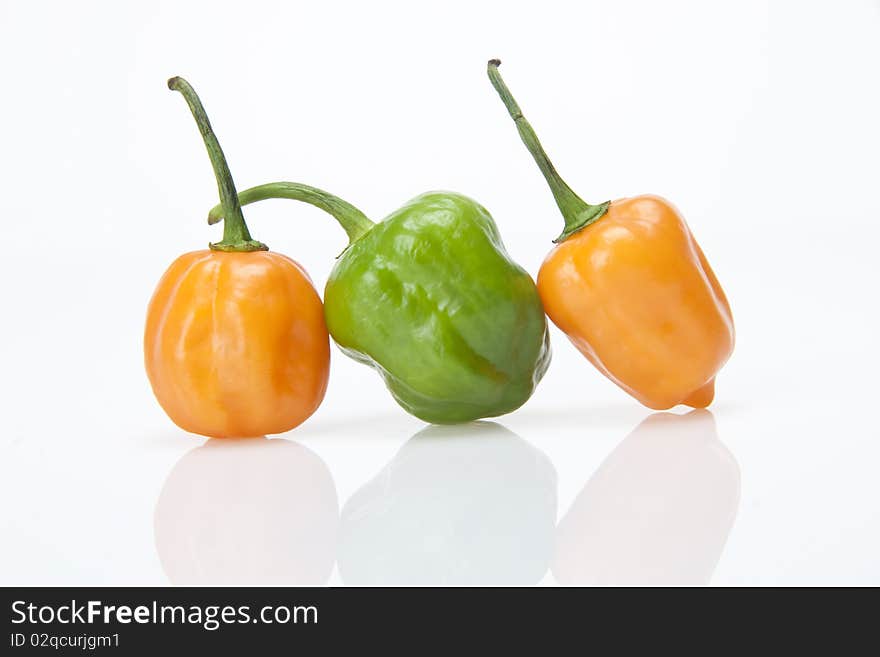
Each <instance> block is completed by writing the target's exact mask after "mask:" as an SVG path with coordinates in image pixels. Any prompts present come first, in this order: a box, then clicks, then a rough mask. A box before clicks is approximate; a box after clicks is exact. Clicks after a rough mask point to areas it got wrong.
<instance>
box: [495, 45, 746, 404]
mask: <svg viewBox="0 0 880 657" xmlns="http://www.w3.org/2000/svg"><path fill="white" fill-rule="evenodd" d="M500 63H501V62H499V61H498V60H492V61H490V62H489V78H490V80H491V81H492V84H493V85H494V86H495V88H496V90H497V91H498V93H499V95H500V96H501V99H502V100H503V101H504V104H505V106H506V107H507V109H508V111H509V112H510V115H511V117H512V118H513V119H514V121H515V122H516V125H517V128H518V129H519V133H520V136H521V137H522V140H523V142H524V143H525V144H526V147H527V148H528V149H529V151H530V152H531V154H532V156H533V157H534V158H535V161H536V162H537V164H538V167H539V168H540V169H541V172H542V173H543V174H544V177H545V179H546V180H547V182H548V183H549V185H550V189H551V191H552V192H553V195H554V198H555V199H556V203H557V205H558V206H559V209H560V210H561V212H562V214H563V217H564V218H565V230H564V231H563V233H562V235H560V237H559V238H557V240H556V242H557V246H556V247H555V248H554V249H553V250H552V251H551V252H550V254H549V255H548V256H547V258H546V260H545V261H544V264H543V265H542V266H541V269H540V272H539V274H538V292H539V293H540V295H541V300H542V302H543V304H544V309H545V311H546V312H547V315H548V316H549V317H550V319H551V320H552V321H553V323H554V324H556V325H557V326H558V327H559V328H560V329H561V330H562V331H563V332H564V333H566V335H567V336H568V337H569V339H570V340H571V341H572V343H573V344H574V345H575V346H576V347H577V348H578V350H580V352H581V353H582V354H584V356H586V357H587V359H588V360H589V361H590V362H591V363H593V364H594V365H595V366H596V367H597V368H598V369H599V371H600V372H602V373H603V374H604V375H605V376H607V377H608V378H609V379H611V380H612V381H613V382H614V383H616V384H617V385H618V386H620V387H621V388H622V389H623V390H625V391H626V392H628V393H629V394H630V395H632V396H633V397H635V398H636V399H637V400H639V401H640V402H641V403H642V404H644V405H645V406H648V407H649V408H653V409H657V410H664V409H667V408H671V407H672V406H675V405H676V404H687V405H688V406H693V407H695V408H703V407H706V406H708V405H709V404H710V403H712V399H713V398H714V396H715V376H716V374H717V372H718V370H719V369H721V367H722V366H723V365H724V364H725V363H726V362H727V359H728V358H729V357H730V355H731V353H732V352H733V346H734V328H733V317H732V316H731V312H730V306H729V304H728V302H727V298H726V297H725V295H724V291H723V290H722V289H721V285H720V284H719V283H718V279H717V278H716V277H715V274H714V273H713V272H712V268H711V267H710V266H709V263H708V262H707V260H706V257H705V256H704V255H703V252H702V250H701V249H700V246H699V245H698V244H697V242H696V240H695V239H694V237H693V235H692V234H691V232H690V230H689V229H688V226H687V224H686V223H685V221H684V218H683V217H682V216H681V215H680V214H679V212H678V211H677V210H676V209H675V208H674V207H673V206H672V205H671V204H670V203H669V202H667V201H665V200H664V199H662V198H660V197H657V196H636V197H633V198H626V199H621V200H618V201H614V202H613V203H612V202H607V203H602V204H600V205H590V204H588V203H586V202H584V201H583V200H582V199H581V198H580V197H579V196H577V194H575V193H574V192H573V191H572V190H571V188H570V187H569V186H568V185H567V184H566V183H565V182H564V181H563V180H562V179H561V178H560V176H559V174H558V173H557V172H556V170H555V168H554V167H553V165H552V163H551V162H550V160H549V158H548V157H547V155H546V153H545V152H544V150H543V148H542V147H541V144H540V142H539V141H538V138H537V136H536V135H535V133H534V130H533V129H532V127H531V126H530V125H529V123H528V121H526V120H525V118H524V117H523V115H522V112H521V111H520V109H519V106H518V105H517V103H516V101H515V100H514V99H513V96H512V95H511V94H510V91H509V90H508V88H507V86H506V85H505V84H504V81H503V80H502V79H501V76H500V74H499V72H498V65H499V64H500Z"/></svg>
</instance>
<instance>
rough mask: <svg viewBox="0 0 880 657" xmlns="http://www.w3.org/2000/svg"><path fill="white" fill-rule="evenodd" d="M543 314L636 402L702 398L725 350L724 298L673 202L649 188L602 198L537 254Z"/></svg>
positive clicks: (730, 340)
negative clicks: (595, 213) (605, 204)
mask: <svg viewBox="0 0 880 657" xmlns="http://www.w3.org/2000/svg"><path fill="white" fill-rule="evenodd" d="M538 292H539V293H540V295H541V300H542V302H543V303H544V308H545V310H546V312H547V315H548V316H549V317H550V319H551V320H552V321H553V322H554V323H555V324H556V325H557V326H558V327H559V328H560V329H561V330H562V331H563V332H564V333H566V334H567V335H568V337H569V339H570V340H571V341H572V343H574V345H575V346H576V347H577V348H578V349H579V350H580V352H581V353H582V354H584V356H586V357H587V359H588V360H589V361H590V362H591V363H593V364H594V365H595V366H596V367H597V368H598V369H599V370H600V371H601V372H602V373H603V374H605V376H607V377H608V378H609V379H611V380H612V381H613V382H614V383H616V384H617V385H618V386H620V387H621V388H623V389H624V390H625V391H626V392H628V393H629V394H630V395H632V396H633V397H635V398H636V399H637V400H639V401H640V402H641V403H642V404H644V405H645V406H647V407H649V408H652V409H656V410H665V409H668V408H671V407H673V406H675V405H676V404H687V405H688V406H693V407H694V408H704V407H706V406H708V405H709V404H710V403H711V402H712V399H713V397H714V395H715V375H716V373H717V372H718V370H719V369H720V368H721V367H722V366H723V365H724V363H725V362H726V361H727V359H728V358H729V357H730V355H731V353H732V351H733V346H734V327H733V318H732V316H731V312H730V306H729V304H728V302H727V298H726V297H725V295H724V291H723V290H722V289H721V286H720V285H719V283H718V280H717V279H716V278H715V274H714V273H713V272H712V268H711V267H710V266H709V263H708V262H707V261H706V258H705V256H704V255H703V252H702V251H701V249H700V247H699V245H698V244H697V242H696V241H695V240H694V237H693V235H692V234H691V232H690V230H689V229H688V227H687V224H686V223H685V221H684V219H683V218H682V216H681V215H680V214H679V212H678V210H676V209H675V207H673V206H672V205H671V204H670V203H669V202H667V201H666V200H664V199H662V198H659V197H657V196H636V197H633V198H626V199H622V200H618V201H614V202H613V203H611V205H610V207H609V209H608V211H607V213H606V214H605V215H604V216H602V217H601V218H599V219H598V220H597V221H595V222H594V223H592V224H590V225H588V226H586V227H585V228H583V229H581V230H579V231H578V232H576V233H574V234H573V235H571V236H570V237H568V238H567V239H566V240H565V241H563V242H561V243H560V244H559V245H558V246H556V247H555V248H554V249H553V250H552V251H551V252H550V254H549V255H548V256H547V258H546V260H545V261H544V263H543V265H542V266H541V269H540V272H539V274H538Z"/></svg>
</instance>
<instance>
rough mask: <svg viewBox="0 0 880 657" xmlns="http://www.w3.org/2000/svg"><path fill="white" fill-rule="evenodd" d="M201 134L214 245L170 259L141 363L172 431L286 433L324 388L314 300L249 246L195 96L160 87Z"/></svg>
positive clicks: (301, 279) (290, 269)
mask: <svg viewBox="0 0 880 657" xmlns="http://www.w3.org/2000/svg"><path fill="white" fill-rule="evenodd" d="M168 85H169V87H170V88H172V89H175V90H177V91H180V92H181V93H182V94H183V95H184V97H185V98H186V100H187V103H188V104H189V105H190V109H191V110H192V112H193V116H194V117H195V118H196V121H197V123H198V124H199V127H200V129H201V132H202V136H203V138H204V140H205V145H206V146H207V148H208V153H209V155H210V157H211V162H212V165H213V166H214V170H215V174H216V176H217V181H218V187H219V189H220V197H221V200H222V202H223V204H224V210H225V224H224V232H223V240H222V241H221V242H218V243H216V244H211V248H210V250H201V251H194V252H192V253H187V254H184V255H182V256H180V257H179V258H178V259H177V260H175V261H174V263H173V264H172V265H171V267H169V268H168V270H167V271H166V272H165V275H164V276H163V277H162V279H161V280H160V282H159V285H158V287H157V288H156V292H155V293H154V295H153V298H152V300H151V301H150V305H149V308H148V310H147V322H146V329H145V331H144V362H145V366H146V370H147V376H148V377H149V379H150V383H151V385H152V387H153V392H154V393H155V395H156V399H158V401H159V404H160V405H161V406H162V408H163V409H164V410H165V412H166V413H167V414H168V416H169V417H170V418H171V419H172V420H173V421H174V422H175V424H177V425H178V426H180V427H181V428H182V429H185V430H186V431H191V432H193V433H198V434H202V435H206V436H212V437H215V438H225V437H253V436H263V435H265V434H273V433H281V432H284V431H289V430H290V429H293V428H294V427H296V426H297V425H299V424H301V423H302V422H303V421H305V420H306V418H308V417H309V416H310V415H311V414H312V413H314V411H315V410H316V409H317V408H318V406H319V405H320V403H321V401H322V400H323V398H324V392H325V391H326V389H327V379H328V375H329V370H330V338H329V334H328V333H327V327H326V325H325V324H324V310H323V305H322V304H321V299H320V297H319V296H318V293H317V291H316V290H315V288H314V286H313V285H312V282H311V280H310V279H309V277H308V275H307V274H306V272H305V271H304V270H303V269H302V268H301V267H300V266H299V265H298V264H297V263H295V262H294V261H293V260H291V259H290V258H288V257H287V256H284V255H281V254H278V253H269V252H268V250H267V248H266V246H265V245H264V244H262V243H260V242H257V241H255V240H253V239H251V236H250V233H249V232H248V229H247V225H246V224H245V222H244V216H243V215H242V212H241V206H240V205H239V202H238V196H237V194H236V191H235V186H234V184H233V182H232V176H231V175H230V173H229V169H228V167H227V165H226V161H225V158H224V157H223V152H222V150H221V149H220V145H219V143H218V142H217V139H216V137H215V136H214V133H213V131H212V129H211V126H210V123H209V122H208V118H207V116H206V115H205V112H204V108H203V107H202V105H201V103H200V102H199V100H198V96H196V94H195V91H193V90H192V87H190V86H189V84H187V83H186V82H185V81H184V80H182V79H181V78H172V79H171V80H169V82H168Z"/></svg>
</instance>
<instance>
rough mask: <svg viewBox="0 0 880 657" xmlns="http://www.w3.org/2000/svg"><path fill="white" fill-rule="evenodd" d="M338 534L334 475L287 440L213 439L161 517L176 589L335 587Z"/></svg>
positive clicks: (181, 469) (159, 543)
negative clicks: (200, 586) (190, 586)
mask: <svg viewBox="0 0 880 657" xmlns="http://www.w3.org/2000/svg"><path fill="white" fill-rule="evenodd" d="M338 526H339V502H338V500H337V497H336V487H335V485H334V484H333V479H332V478H331V476H330V471H329V470H328V469H327V466H326V465H325V464H324V462H323V461H322V460H321V459H320V458H319V457H318V456H317V455H316V454H315V453H314V452H312V451H310V450H309V449H307V448H305V447H303V446H302V445H299V444H297V443H294V442H291V441H288V440H283V439H280V438H275V439H273V440H267V439H266V438H257V439H222V440H209V441H208V442H206V443H205V444H204V445H202V446H201V447H197V448H195V449H193V450H191V451H189V452H187V453H186V454H185V455H184V456H183V458H181V459H180V461H178V462H177V465H175V467H174V469H173V470H172V471H171V473H170V474H169V475H168V479H167V480H166V481H165V485H164V487H163V488H162V492H161V494H160V495H159V500H158V502H157V503H156V511H155V516H154V531H155V540H156V549H157V551H158V553H159V559H160V561H161V562H162V568H163V569H164V570H165V574H166V575H167V576H168V579H169V580H170V581H171V582H172V583H173V584H257V585H260V584H266V585H268V584H323V583H326V582H327V580H328V579H329V577H330V573H331V571H332V569H333V563H334V559H335V551H336V538H337V531H338Z"/></svg>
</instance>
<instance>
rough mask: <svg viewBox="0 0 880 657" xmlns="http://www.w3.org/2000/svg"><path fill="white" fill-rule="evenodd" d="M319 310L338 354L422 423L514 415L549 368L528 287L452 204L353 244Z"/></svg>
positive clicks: (394, 221)
mask: <svg viewBox="0 0 880 657" xmlns="http://www.w3.org/2000/svg"><path fill="white" fill-rule="evenodd" d="M324 306H325V316H326V320H327V327H328V329H329V331H330V334H331V335H332V336H333V339H334V340H335V341H336V342H337V343H338V344H339V346H340V347H341V348H342V350H343V351H344V352H345V353H346V354H348V355H349V356H351V357H353V358H355V359H356V360H358V361H360V362H363V363H366V364H369V365H371V366H372V367H374V368H375V369H376V370H377V371H378V372H379V373H380V374H381V376H382V377H383V378H384V380H385V383H386V385H387V386H388V389H389V390H390V391H391V394H392V395H393V396H394V398H395V400H397V402H398V403H399V404H400V405H401V406H402V407H403V408H404V409H406V410H407V411H408V412H409V413H411V414H413V415H415V416H416V417H419V418H421V419H423V420H425V421H427V422H433V423H437V424H450V423H457V422H467V421H470V420H475V419H478V418H483V417H492V416H497V415H502V414H504V413H508V412H510V411H513V410H514V409H516V408H518V407H519V406H521V405H522V404H523V403H524V402H525V401H526V400H527V399H528V398H529V397H530V396H531V394H532V392H533V391H534V389H535V386H536V385H537V383H538V381H540V379H541V377H542V376H543V375H544V372H545V371H546V369H547V366H548V364H549V361H550V348H549V338H548V332H547V324H546V320H545V317H544V311H543V309H542V306H541V301H540V298H539V296H538V292H537V289H536V287H535V284H534V282H533V280H532V278H531V277H530V276H529V275H528V273H526V272H525V271H524V270H523V269H522V268H521V267H519V266H518V265H517V264H516V263H515V262H513V261H512V260H511V259H510V257H509V256H508V255H507V252H506V251H505V249H504V246H503V244H502V242H501V238H500V236H499V234H498V229H497V228H496V226H495V224H494V222H493V221H492V218H491V216H490V215H489V213H488V212H487V211H486V210H485V209H484V208H482V207H481V206H480V205H479V204H477V203H476V202H474V201H472V200H471V199H469V198H467V197H465V196H462V195H460V194H454V193H448V192H430V193H427V194H423V195H421V196H419V197H417V198H415V199H413V200H412V201H410V202H409V203H407V204H406V205H405V206H403V207H402V208H400V209H399V210H397V211H396V212H394V213H393V214H391V215H390V216H389V217H387V218H386V219H385V220H384V221H382V222H380V223H378V224H376V225H375V226H373V227H372V228H370V229H369V230H368V231H367V232H366V233H365V234H364V235H363V236H361V237H359V238H358V239H356V240H355V241H354V242H353V243H352V244H351V245H350V246H349V247H348V249H347V250H346V251H345V252H344V253H343V255H342V256H341V257H340V258H339V260H338V261H337V263H336V266H335V267H334V269H333V271H332V272H331V274H330V277H329V279H328V281H327V286H326V289H325V293H324Z"/></svg>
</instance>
